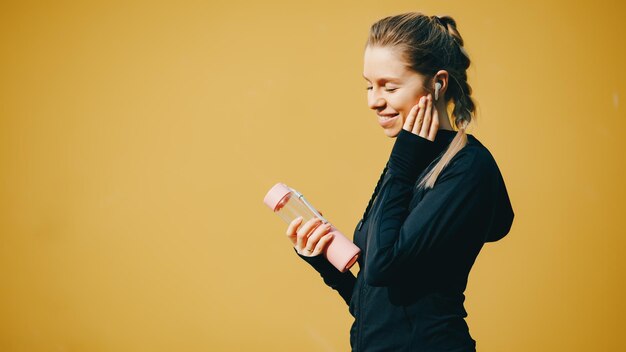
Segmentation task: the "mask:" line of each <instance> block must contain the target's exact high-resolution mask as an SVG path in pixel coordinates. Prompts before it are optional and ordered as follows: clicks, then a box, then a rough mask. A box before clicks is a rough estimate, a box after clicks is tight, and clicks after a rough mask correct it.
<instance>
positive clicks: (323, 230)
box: [287, 216, 333, 257]
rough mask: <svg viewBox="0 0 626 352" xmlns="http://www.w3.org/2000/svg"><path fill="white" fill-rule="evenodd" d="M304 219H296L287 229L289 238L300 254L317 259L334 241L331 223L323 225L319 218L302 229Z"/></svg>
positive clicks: (308, 222)
mask: <svg viewBox="0 0 626 352" xmlns="http://www.w3.org/2000/svg"><path fill="white" fill-rule="evenodd" d="M301 223H302V217H301V216H300V217H298V218H296V219H294V220H293V221H292V222H291V223H290V224H289V226H288V227H287V237H288V238H289V239H290V240H291V243H292V244H293V246H294V248H295V249H296V251H297V252H298V254H300V255H303V256H305V257H315V256H316V255H319V254H320V253H322V251H323V250H324V248H326V246H327V245H328V243H330V241H331V240H332V239H333V235H332V234H331V233H329V232H330V223H326V224H322V220H321V219H319V218H313V219H311V220H309V221H307V222H306V223H305V224H304V225H303V226H302V228H300V229H298V227H299V226H300V224H301Z"/></svg>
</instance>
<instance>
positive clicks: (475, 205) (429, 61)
mask: <svg viewBox="0 0 626 352" xmlns="http://www.w3.org/2000/svg"><path fill="white" fill-rule="evenodd" d="M469 65H470V60H469V57H468V56H467V53H466V52H465V50H464V49H463V39H462V38H461V36H460V34H459V32H458V31H457V28H456V23H455V21H454V20H453V19H452V18H451V17H448V16H446V17H437V16H425V15H423V14H421V13H405V14H400V15H397V16H390V17H386V18H383V19H381V20H379V21H378V22H376V23H374V24H373V25H372V27H371V31H370V36H369V39H368V41H367V45H366V49H365V56H364V77H365V79H366V80H367V82H368V87H367V89H368V105H369V107H370V108H371V109H373V110H374V111H375V112H376V114H377V116H378V123H379V124H380V126H381V127H382V128H383V130H384V132H385V134H386V135H387V136H388V137H395V138H396V140H395V142H394V146H393V148H392V151H391V155H390V157H389V161H388V162H387V165H386V166H385V169H384V171H383V173H382V175H381V177H380V180H379V181H378V184H377V185H376V188H375V190H374V194H373V195H372V197H371V199H370V201H369V204H368V205H367V207H366V210H365V213H364V214H363V217H362V219H361V221H359V223H358V225H357V227H356V230H355V232H354V242H355V244H356V245H357V246H359V247H360V248H361V250H362V253H361V256H360V258H359V260H358V263H359V268H360V270H359V272H358V275H357V276H356V277H354V275H353V274H352V273H351V272H350V271H347V272H346V273H341V272H340V271H338V270H337V269H336V268H335V267H334V266H332V265H331V264H330V263H329V262H328V261H327V260H326V258H325V257H324V256H323V255H322V254H321V253H322V251H323V250H324V249H325V248H326V246H327V245H328V243H329V242H330V241H331V240H332V235H331V234H329V228H328V227H327V226H324V225H322V226H318V225H320V222H319V221H316V220H315V219H314V220H311V221H308V222H306V223H305V224H301V221H302V220H301V219H296V220H294V221H293V222H292V223H291V224H290V225H289V226H288V228H287V236H288V237H289V239H290V240H291V241H292V243H293V245H294V249H295V250H296V252H297V253H298V255H299V256H300V257H302V258H303V259H304V260H306V261H307V262H308V263H310V264H311V265H312V266H313V267H314V268H315V269H316V270H317V271H318V272H319V273H320V274H321V276H322V278H323V280H324V282H325V283H326V284H327V285H328V286H330V287H331V288H333V289H335V290H336V291H338V293H339V294H340V295H341V297H342V298H343V299H344V300H345V301H346V303H347V304H348V305H349V311H350V313H351V314H352V315H353V316H354V318H355V320H354V323H353V325H352V328H351V330H350V344H351V346H352V350H353V351H368V352H369V351H459V352H460V351H475V350H476V342H475V340H474V339H473V338H472V337H471V335H470V333H469V329H468V326H467V324H466V322H465V319H464V318H465V317H466V316H467V312H466V311H465V308H464V306H463V302H464V300H465V296H464V293H463V292H464V291H465V288H466V285H467V278H468V275H469V272H470V269H471V267H472V265H473V263H474V261H475V259H476V256H477V255H478V253H479V252H480V250H481V248H482V246H483V244H484V243H485V242H493V241H497V240H499V239H501V238H502V237H504V236H505V235H506V234H507V233H508V232H509V229H510V227H511V224H512V222H513V217H514V214H513V209H512V207H511V203H510V200H509V197H508V194H507V190H506V187H505V184H504V181H503V178H502V175H501V174H500V171H499V169H498V166H497V164H496V162H495V160H494V159H493V157H492V155H491V154H490V152H489V151H488V150H487V148H485V147H484V146H483V145H482V144H481V143H480V142H479V141H478V139H477V138H476V137H474V136H473V135H471V134H466V133H465V129H466V128H467V126H468V124H469V123H470V122H471V121H472V119H473V115H474V110H475V107H474V103H473V101H472V98H471V97H470V94H471V89H470V86H469V85H468V83H467V75H466V70H467V68H468V67H469ZM416 103H417V104H416ZM451 104H452V105H453V109H452V117H453V118H454V125H455V126H456V127H457V128H458V131H456V132H455V131H454V130H453V128H452V126H451V123H450V118H449V117H448V109H447V108H448V106H449V105H451Z"/></svg>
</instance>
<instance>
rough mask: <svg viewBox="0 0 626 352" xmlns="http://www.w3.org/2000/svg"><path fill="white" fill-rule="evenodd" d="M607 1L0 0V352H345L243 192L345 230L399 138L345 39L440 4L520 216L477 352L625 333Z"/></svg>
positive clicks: (470, 297) (493, 250)
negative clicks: (272, 192) (272, 196)
mask: <svg viewBox="0 0 626 352" xmlns="http://www.w3.org/2000/svg"><path fill="white" fill-rule="evenodd" d="M624 10H625V6H624V4H623V2H620V1H587V2H584V3H577V4H573V3H572V2H570V1H565V0H560V1H551V2H544V1H532V2H511V3H506V2H492V1H473V2H468V1H430V2H426V1H424V2H415V1H395V2H385V1H349V2H348V1H346V2H344V1H316V2H313V3H306V4H297V5H296V4H295V3H294V2H293V1H269V2H252V1H249V2H242V1H228V2H227V1H170V2H162V1H156V2H155V1H143V2H140V1H118V2H112V1H101V2H87V1H75V2H72V1H49V2H43V1H41V2H30V1H4V2H2V4H0V44H1V45H0V50H1V52H0V284H1V286H0V351H92V352H93V351H116V352H118V351H347V350H348V349H349V328H350V324H351V322H352V319H351V316H350V314H349V313H348V310H347V306H346V305H345V303H344V302H343V301H342V300H341V298H340V297H339V295H338V294H336V293H335V292H334V291H332V290H331V289H329V288H327V287H326V286H324V284H323V282H322V280H321V278H320V277H319V276H318V275H317V273H316V272H314V271H313V269H312V268H310V267H309V266H308V265H307V264H306V263H305V262H303V261H302V260H300V259H299V258H298V257H297V256H296V255H295V253H294V252H293V250H292V248H291V246H290V244H289V242H288V240H287V239H286V238H285V236H284V232H285V229H286V224H284V223H283V222H282V221H281V220H280V219H279V218H278V217H277V216H276V215H274V214H272V213H271V212H270V211H269V209H267V208H266V207H265V205H263V203H262V199H263V196H264V195H265V192H266V191H267V190H268V189H269V188H270V187H271V186H272V185H273V184H274V183H276V182H279V181H282V182H285V183H287V184H289V185H290V186H292V187H295V188H297V189H298V190H300V191H301V192H303V193H304V194H305V195H307V198H308V199H309V200H310V201H311V202H312V203H313V204H314V205H315V206H316V207H317V208H319V209H321V210H322V211H323V212H324V214H325V215H327V217H328V218H329V220H331V221H332V222H333V223H334V224H335V225H336V226H337V227H338V228H340V229H342V231H343V232H344V233H346V234H347V235H348V236H349V237H352V233H353V229H354V226H355V225H356V223H357V222H358V220H359V218H360V216H361V215H362V213H363V210H364V209H365V206H366V204H367V201H368V200H369V197H370V195H371V192H372V191H373V188H374V185H375V183H376V181H377V180H378V176H379V175H380V172H381V170H382V168H383V166H384V163H385V161H386V160H387V158H388V155H389V151H390V149H391V146H392V143H393V140H392V139H389V138H387V137H385V136H384V134H383V132H382V130H381V129H380V127H379V126H378V125H377V123H376V120H375V115H374V113H373V112H372V111H370V110H369V109H368V108H367V106H366V91H365V87H366V84H365V81H364V80H363V78H362V77H361V73H362V64H363V45H364V43H365V40H366V39H367V34H368V30H369V26H370V25H371V24H372V23H373V22H374V21H376V20H377V19H379V18H382V17H384V16H387V15H392V14H397V13H400V12H405V11H423V12H425V13H427V14H439V15H443V14H448V15H451V16H453V17H454V18H455V19H456V20H457V22H458V28H459V31H460V32H461V35H462V36H463V37H464V39H465V41H466V49H467V51H468V52H469V54H470V57H471V58H472V60H473V62H472V66H471V68H470V70H469V77H470V84H471V85H472V87H473V89H474V95H473V96H474V97H475V99H476V101H477V103H478V107H479V116H478V119H479V120H478V122H477V123H476V124H474V126H473V127H472V129H471V130H470V133H473V134H474V135H475V136H476V137H478V138H479V139H480V140H481V141H482V142H483V143H484V144H485V145H486V146H487V147H488V148H489V149H490V151H491V152H492V154H493V155H494V157H495V158H496V160H497V162H498V164H499V166H500V168H501V171H502V173H503V175H504V178H505V181H506V183H507V187H508V190H509V195H510V197H511V200H512V203H513V208H514V210H515V214H516V217H515V221H514V224H513V227H512V230H511V232H510V234H509V236H508V237H506V238H505V239H504V240H502V241H501V242H498V243H495V244H489V245H487V246H486V247H485V248H484V249H483V251H482V252H481V254H480V255H479V257H478V259H477V261H476V264H475V266H474V268H473V271H472V273H471V275H470V281H469V285H468V288H467V291H466V292H465V293H466V296H467V299H466V309H467V311H468V313H469V316H468V318H467V322H468V324H469V326H470V332H471V333H472V336H473V337H474V338H475V339H476V340H477V347H478V350H479V351H494V352H495V351H617V350H620V349H624V348H626V343H625V342H624V338H623V336H622V335H623V328H624V322H623V319H624V314H626V308H625V304H624V297H626V295H625V294H624V283H623V282H624V279H625V273H626V270H625V263H624V259H623V258H624V249H625V243H626V239H625V235H626V233H625V232H626V231H625V230H624V225H623V219H624V215H623V210H624V199H625V197H626V192H625V188H624V179H625V176H626V175H625V172H624V167H625V163H624V161H625V160H624V151H625V150H626V145H625V144H626V142H624V127H623V122H624V118H625V117H626V116H625V114H624V104H626V98H625V93H626V87H625V83H624V82H625V80H626V74H625V72H626V70H625V69H624V66H623V65H624V63H625V62H626V53H625V47H626V46H625V45H624V35H625V34H626V33H625V31H624V27H623V17H624V15H625V11H624Z"/></svg>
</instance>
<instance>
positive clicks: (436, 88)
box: [435, 82, 441, 101]
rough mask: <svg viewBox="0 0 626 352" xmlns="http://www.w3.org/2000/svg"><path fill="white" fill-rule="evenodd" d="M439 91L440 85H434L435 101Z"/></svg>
mask: <svg viewBox="0 0 626 352" xmlns="http://www.w3.org/2000/svg"><path fill="white" fill-rule="evenodd" d="M440 89H441V83H439V82H437V83H435V101H437V99H439V90H440Z"/></svg>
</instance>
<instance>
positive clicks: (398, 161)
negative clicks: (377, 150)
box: [364, 135, 490, 286]
mask: <svg viewBox="0 0 626 352" xmlns="http://www.w3.org/2000/svg"><path fill="white" fill-rule="evenodd" d="M413 136H414V137H415V138H422V137H419V136H416V135H413ZM400 137H401V136H400V135H399V136H398V138H400ZM422 139H424V138H422ZM424 140H425V139H424ZM398 142H400V140H398V141H397V142H396V143H398ZM406 142H407V141H406V138H405V141H404V142H403V143H404V144H396V145H394V149H393V150H392V153H391V157H390V160H389V169H388V171H387V175H386V178H385V180H383V185H382V186H381V191H380V197H381V201H380V205H379V207H380V208H379V210H378V211H376V212H375V213H374V214H373V218H372V223H371V227H370V231H371V234H370V242H369V244H368V246H367V255H366V263H365V268H366V270H365V272H364V274H365V280H366V282H367V283H368V284H369V285H372V286H386V285H388V284H390V283H392V282H393V281H394V280H395V278H397V277H399V276H398V274H399V273H400V271H401V270H402V269H403V268H405V266H407V265H411V264H414V263H416V262H419V261H420V260H423V259H424V258H425V257H426V256H427V255H428V254H431V253H433V252H436V251H439V250H442V249H443V248H445V247H446V246H447V245H449V244H450V243H452V242H455V241H456V240H458V239H457V238H455V237H454V236H455V235H456V234H458V233H459V230H460V229H461V228H462V226H463V225H464V224H467V222H468V221H470V220H471V219H472V216H473V214H476V207H481V206H483V204H484V202H483V201H484V199H485V197H487V193H488V190H489V187H488V186H489V181H488V179H489V177H490V176H489V174H488V173H486V172H488V171H485V170H488V168H487V166H486V163H484V162H483V161H482V160H481V158H480V156H478V154H476V153H463V152H464V151H463V150H461V151H459V154H461V153H463V155H459V154H457V155H455V158H454V159H453V160H452V162H451V163H449V164H448V165H447V166H446V168H444V170H443V171H442V172H441V174H440V175H439V179H438V180H437V182H436V184H435V186H434V187H433V188H432V189H430V190H428V191H427V192H426V193H425V196H424V198H423V199H422V200H421V201H420V202H419V203H418V204H417V205H416V206H415V207H414V208H413V209H411V210H410V209H408V208H409V203H410V201H411V198H412V196H413V188H414V187H415V181H416V178H417V176H419V174H420V173H421V172H422V171H423V170H424V166H422V165H423V163H420V156H419V155H420V154H423V153H425V151H424V148H421V146H423V145H424V144H426V145H427V143H426V142H424V141H419V140H415V141H414V142H415V143H413V146H412V147H410V148H409V147H408V146H409V143H406ZM411 160H412V161H413V165H411V164H410V163H409V162H407V161H411ZM415 165H417V166H418V167H415Z"/></svg>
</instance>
